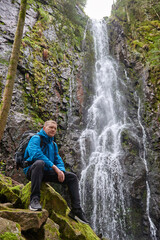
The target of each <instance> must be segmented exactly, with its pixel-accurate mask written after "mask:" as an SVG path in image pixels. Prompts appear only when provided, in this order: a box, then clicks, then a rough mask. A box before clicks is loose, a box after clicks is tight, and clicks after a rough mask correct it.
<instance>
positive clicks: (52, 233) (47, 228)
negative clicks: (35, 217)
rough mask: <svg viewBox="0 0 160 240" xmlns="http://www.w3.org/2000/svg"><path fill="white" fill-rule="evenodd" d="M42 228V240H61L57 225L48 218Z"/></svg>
mask: <svg viewBox="0 0 160 240" xmlns="http://www.w3.org/2000/svg"><path fill="white" fill-rule="evenodd" d="M43 228H44V239H46V240H49V239H52V240H61V238H60V232H59V225H57V224H56V223H55V222H54V221H53V220H51V219H50V218H48V219H47V222H46V223H45V225H44V227H43Z"/></svg>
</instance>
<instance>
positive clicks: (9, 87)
mask: <svg viewBox="0 0 160 240" xmlns="http://www.w3.org/2000/svg"><path fill="white" fill-rule="evenodd" d="M26 7H27V0H21V7H20V11H19V17H18V24H17V30H16V33H15V38H14V43H13V48H12V54H11V58H10V62H9V68H8V74H7V79H6V85H5V89H4V93H3V99H2V102H1V105H0V126H1V127H0V141H1V139H2V137H3V133H4V129H5V126H6V122H7V117H8V113H9V109H10V106H11V101H12V94H13V86H14V80H15V77H16V71H17V65H18V60H19V53H20V46H21V40H22V36H23V28H24V23H25V15H26Z"/></svg>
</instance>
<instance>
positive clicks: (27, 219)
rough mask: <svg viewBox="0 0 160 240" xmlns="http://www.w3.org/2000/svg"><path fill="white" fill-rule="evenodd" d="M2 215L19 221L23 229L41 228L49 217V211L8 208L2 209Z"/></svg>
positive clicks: (0, 214)
mask: <svg viewBox="0 0 160 240" xmlns="http://www.w3.org/2000/svg"><path fill="white" fill-rule="evenodd" d="M0 217H2V218H5V219H8V220H11V221H13V222H17V223H19V225H20V226H21V229H22V231H27V230H30V229H40V227H41V226H42V224H44V223H45V222H46V220H47V218H48V212H47V211H46V210H45V209H44V210H42V211H41V212H34V211H30V210H26V209H13V208H12V209H7V210H1V211H0Z"/></svg>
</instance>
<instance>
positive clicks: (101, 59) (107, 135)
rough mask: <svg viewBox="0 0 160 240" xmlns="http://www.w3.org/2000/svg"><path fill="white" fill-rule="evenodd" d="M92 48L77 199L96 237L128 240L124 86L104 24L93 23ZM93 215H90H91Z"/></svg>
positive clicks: (93, 21) (101, 22) (81, 137)
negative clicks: (91, 89) (92, 65)
mask: <svg viewBox="0 0 160 240" xmlns="http://www.w3.org/2000/svg"><path fill="white" fill-rule="evenodd" d="M91 30H92V33H93V38H94V48H95V59H96V61H95V74H94V79H93V82H94V83H93V84H94V87H95V95H94V99H93V103H92V105H91V107H90V108H89V110H88V117H87V127H86V129H85V130H84V131H83V132H82V134H81V136H80V148H81V161H82V165H83V170H82V173H81V180H80V189H81V200H82V204H83V207H84V209H85V212H86V213H87V215H88V216H89V217H90V221H91V225H92V227H93V229H94V230H95V231H96V232H97V234H102V235H103V236H105V237H109V238H110V239H111V240H113V239H114V240H115V239H116V240H129V239H131V238H128V237H127V236H126V233H125V228H126V221H125V216H126V214H127V210H126V209H127V208H126V198H125V193H126V191H127V186H124V181H123V169H122V166H121V159H122V158H123V155H124V152H123V149H122V147H121V133H122V131H123V130H124V129H126V128H128V127H129V122H128V117H127V112H126V107H125V102H126V101H125V96H124V94H122V93H121V92H122V91H123V88H125V84H124V83H123V81H122V80H121V79H120V78H119V76H118V74H117V71H118V66H117V64H116V63H115V62H114V61H113V59H112V58H111V57H110V56H109V53H108V52H109V45H108V37H107V36H108V35H107V28H106V23H105V22H104V21H103V20H101V21H96V20H92V29H91ZM90 214H91V215H90Z"/></svg>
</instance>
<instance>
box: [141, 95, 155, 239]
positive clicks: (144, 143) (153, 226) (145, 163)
mask: <svg viewBox="0 0 160 240" xmlns="http://www.w3.org/2000/svg"><path fill="white" fill-rule="evenodd" d="M140 110H141V101H140V99H139V103H138V121H139V125H140V127H141V129H142V135H143V151H142V154H141V159H142V161H143V163H144V166H145V170H146V176H147V179H146V189H147V198H146V206H147V207H146V214H147V218H148V221H149V225H150V233H151V238H152V240H157V237H156V232H157V229H156V227H155V225H154V223H153V221H152V219H151V217H150V198H151V191H150V186H149V182H148V173H149V171H148V165H147V161H146V152H147V148H146V133H145V130H144V127H143V124H142V122H141V115H140Z"/></svg>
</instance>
